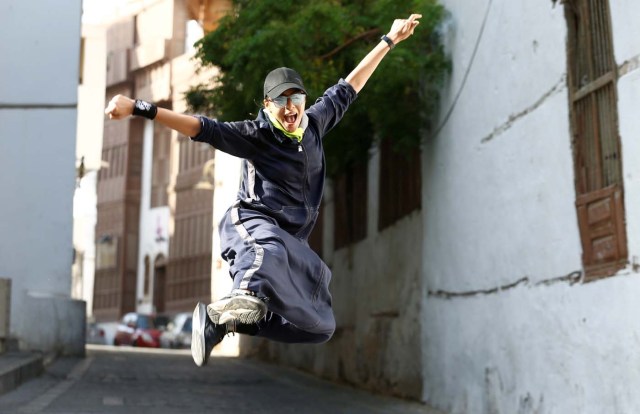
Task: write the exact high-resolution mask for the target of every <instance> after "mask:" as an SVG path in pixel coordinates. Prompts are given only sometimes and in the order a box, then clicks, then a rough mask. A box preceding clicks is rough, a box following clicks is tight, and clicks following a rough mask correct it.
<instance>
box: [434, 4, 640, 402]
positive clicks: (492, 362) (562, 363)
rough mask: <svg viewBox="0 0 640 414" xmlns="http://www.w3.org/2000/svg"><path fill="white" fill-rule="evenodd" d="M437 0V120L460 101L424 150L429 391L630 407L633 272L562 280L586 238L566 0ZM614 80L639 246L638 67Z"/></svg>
mask: <svg viewBox="0 0 640 414" xmlns="http://www.w3.org/2000/svg"><path fill="white" fill-rule="evenodd" d="M610 3H612V22H613V27H614V42H615V44H616V48H615V53H616V60H617V62H618V63H619V64H621V63H623V62H624V61H625V60H629V59H632V58H633V57H636V61H637V56H638V52H639V51H640V47H638V44H637V42H636V40H637V37H638V36H637V35H638V33H637V28H636V26H635V25H633V24H632V22H631V21H630V19H631V18H632V17H631V16H635V15H638V12H640V5H636V4H635V3H633V4H632V2H630V1H626V2H618V3H616V4H613V3H615V2H610ZM443 4H444V5H445V7H446V8H447V9H448V10H449V11H450V13H451V20H450V21H449V24H448V26H447V30H446V35H447V44H448V48H449V50H450V52H451V55H452V59H453V62H454V69H453V73H452V75H451V79H450V83H449V85H448V87H447V89H446V96H445V99H444V102H443V106H442V108H443V118H442V122H444V120H445V115H446V114H447V113H448V111H449V110H450V109H451V108H453V109H452V110H451V113H450V117H449V119H448V121H447V122H446V123H445V124H444V127H443V128H442V130H441V132H440V134H439V135H438V136H436V137H435V138H431V139H429V140H428V142H427V145H426V146H425V151H424V158H423V160H424V163H423V165H424V166H425V172H424V178H425V180H424V182H423V183H424V188H423V205H424V206H425V207H424V209H423V211H424V235H425V242H424V247H423V257H424V265H423V273H424V277H425V282H424V285H425V291H424V301H425V302H424V307H423V328H422V333H423V343H424V361H423V370H424V394H423V399H424V400H426V401H428V402H429V403H430V404H431V405H434V406H436V407H437V408H440V409H442V410H445V411H447V412H451V413H594V414H595V413H619V412H637V411H638V410H639V409H640V399H638V398H637V397H635V396H634V395H633V394H632V390H633V389H635V388H637V386H638V385H639V381H640V375H639V374H638V370H637V369H635V368H634V367H635V366H636V365H637V364H638V362H639V361H638V355H637V352H636V351H635V348H636V345H637V339H636V338H637V337H638V335H639V334H640V324H639V323H638V322H637V321H636V320H635V319H634V318H632V317H630V316H629V315H633V314H635V313H637V312H638V310H639V308H638V305H637V300H636V299H635V298H636V297H637V296H638V293H640V278H638V274H637V272H636V271H634V270H632V267H631V266H630V267H629V268H627V269H624V270H623V271H621V272H620V273H619V274H618V275H617V276H615V277H612V278H607V279H604V280H601V281H597V282H593V283H586V284H585V283H581V282H579V281H578V283H571V281H576V279H575V278H576V277H579V275H580V272H581V270H582V262H581V254H582V249H581V245H580V238H579V232H578V226H577V216H576V208H575V205H574V202H575V189H574V184H573V179H574V175H573V159H572V154H571V136H570V127H569V115H568V107H569V105H568V94H567V88H566V79H565V76H566V43H565V42H566V32H567V31H566V23H565V19H564V12H563V8H562V7H561V6H558V5H557V6H555V7H554V6H553V4H552V3H551V2H525V3H509V2H495V1H491V0H484V1H481V2H479V3H478V4H477V6H476V7H474V8H469V7H468V4H467V2H463V1H460V0H445V1H443ZM487 10H488V12H487V14H486V24H485V23H484V19H485V11H487ZM483 25H484V26H483ZM634 30H635V31H636V33H633V32H632V31H634ZM478 38H479V41H478V42H476V40H477V39H478ZM476 44H477V52H475V56H474V49H475V47H476ZM636 66H637V64H636ZM618 87H619V102H618V104H619V116H620V134H621V139H622V151H623V154H624V166H623V168H624V180H625V182H624V184H625V197H626V208H627V210H626V217H627V223H628V226H629V227H628V232H627V234H628V237H629V250H630V257H631V258H633V257H634V256H638V248H639V246H638V235H637V231H636V229H637V228H638V224H639V223H638V218H639V217H638V215H639V213H640V211H639V210H638V207H637V206H638V201H639V200H638V196H639V194H638V181H637V180H638V178H636V177H638V172H639V171H636V169H637V168H638V167H637V164H638V162H637V160H636V157H637V154H638V148H637V145H638V144H637V134H638V131H640V128H639V127H640V125H639V124H638V120H637V119H638V117H637V108H638V106H637V105H638V104H637V102H638V97H639V93H638V92H639V90H638V71H637V70H634V71H632V72H630V73H628V74H626V75H623V76H622V78H621V79H620V81H619V83H618ZM457 94H459V100H457V103H456V100H455V99H456V95H457ZM574 272H575V273H574Z"/></svg>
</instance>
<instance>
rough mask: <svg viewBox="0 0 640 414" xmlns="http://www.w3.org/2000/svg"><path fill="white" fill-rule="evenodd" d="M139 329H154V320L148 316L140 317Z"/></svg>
mask: <svg viewBox="0 0 640 414" xmlns="http://www.w3.org/2000/svg"><path fill="white" fill-rule="evenodd" d="M138 328H140V329H153V328H154V325H153V320H152V319H151V318H150V317H149V316H147V315H138Z"/></svg>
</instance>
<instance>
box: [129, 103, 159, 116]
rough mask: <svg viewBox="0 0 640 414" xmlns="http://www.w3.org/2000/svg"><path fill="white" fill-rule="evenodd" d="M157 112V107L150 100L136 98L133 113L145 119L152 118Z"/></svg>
mask: <svg viewBox="0 0 640 414" xmlns="http://www.w3.org/2000/svg"><path fill="white" fill-rule="evenodd" d="M157 113H158V107H157V106H155V105H154V104H152V103H150V102H147V101H142V100H140V99H136V102H135V104H134V105H133V115H136V116H141V117H143V118H147V119H154V118H155V117H156V114H157Z"/></svg>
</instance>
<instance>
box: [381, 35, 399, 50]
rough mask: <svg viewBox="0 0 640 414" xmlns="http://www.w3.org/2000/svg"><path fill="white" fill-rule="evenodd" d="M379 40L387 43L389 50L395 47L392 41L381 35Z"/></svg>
mask: <svg viewBox="0 0 640 414" xmlns="http://www.w3.org/2000/svg"><path fill="white" fill-rule="evenodd" d="M380 40H384V41H385V42H387V44H388V45H389V49H393V48H394V47H396V44H395V43H393V40H391V39H389V36H387V35H382V37H381V38H380Z"/></svg>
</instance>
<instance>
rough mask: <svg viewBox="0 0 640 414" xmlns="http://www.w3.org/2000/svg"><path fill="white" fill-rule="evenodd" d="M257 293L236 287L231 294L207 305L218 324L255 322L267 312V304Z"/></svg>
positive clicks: (212, 317) (210, 315) (211, 316)
mask: <svg viewBox="0 0 640 414" xmlns="http://www.w3.org/2000/svg"><path fill="white" fill-rule="evenodd" d="M264 302H265V301H264V299H260V298H258V297H257V296H256V294H255V293H253V292H249V291H246V290H242V289H234V290H233V291H232V292H231V294H229V295H228V296H225V297H224V298H222V299H220V300H218V301H216V302H213V303H211V304H210V305H209V306H207V312H208V313H209V317H210V318H211V320H212V321H213V323H216V324H225V323H227V322H237V323H246V324H254V323H257V322H258V321H259V320H260V319H262V318H263V317H264V315H265V314H266V313H267V305H266V304H265V303H264Z"/></svg>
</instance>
